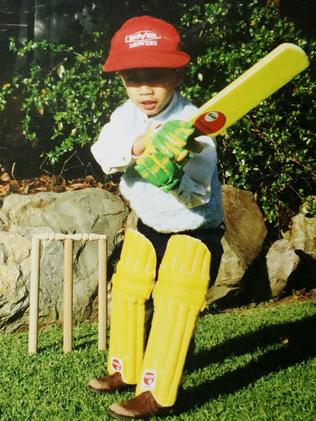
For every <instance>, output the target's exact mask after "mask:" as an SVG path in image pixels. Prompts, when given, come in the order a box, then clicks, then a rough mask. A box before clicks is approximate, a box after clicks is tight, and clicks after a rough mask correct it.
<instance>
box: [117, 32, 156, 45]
mask: <svg viewBox="0 0 316 421" xmlns="http://www.w3.org/2000/svg"><path fill="white" fill-rule="evenodd" d="M160 38H161V36H160V35H158V34H156V33H155V32H153V31H147V30H145V31H137V32H134V33H133V34H130V35H126V37H125V42H126V44H129V48H135V47H143V46H145V47H147V46H153V45H158V40H159V39H160Z"/></svg>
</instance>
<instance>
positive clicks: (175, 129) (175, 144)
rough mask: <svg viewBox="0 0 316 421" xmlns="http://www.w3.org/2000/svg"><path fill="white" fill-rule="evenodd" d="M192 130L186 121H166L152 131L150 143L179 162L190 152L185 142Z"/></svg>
mask: <svg viewBox="0 0 316 421" xmlns="http://www.w3.org/2000/svg"><path fill="white" fill-rule="evenodd" d="M194 130H195V129H194V127H193V126H192V124H191V123H188V122H186V121H182V120H173V121H167V122H166V123H165V124H164V125H163V126H161V127H160V128H159V129H158V131H156V132H154V133H153V135H152V139H151V144H152V145H154V146H155V148H156V149H158V150H159V151H160V152H161V153H162V154H164V155H166V156H167V157H168V158H170V159H172V160H174V161H176V162H181V161H183V160H184V159H186V158H187V156H188V155H189V153H190V151H189V148H188V146H187V142H188V139H189V137H190V136H191V135H192V133H193V132H194ZM145 153H146V152H145Z"/></svg>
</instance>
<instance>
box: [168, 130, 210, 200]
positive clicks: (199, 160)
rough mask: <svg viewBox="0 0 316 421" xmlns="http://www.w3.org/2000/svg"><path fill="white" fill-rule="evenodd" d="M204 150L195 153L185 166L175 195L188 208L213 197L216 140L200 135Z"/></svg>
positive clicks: (199, 139)
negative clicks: (212, 184) (212, 185)
mask: <svg viewBox="0 0 316 421" xmlns="http://www.w3.org/2000/svg"><path fill="white" fill-rule="evenodd" d="M196 140H197V141H199V142H200V143H202V145H203V151H202V152H201V153H195V154H194V156H193V157H192V158H191V159H190V160H189V161H188V162H187V163H186V165H185V166H184V176H183V177H182V180H181V182H180V185H179V187H178V188H177V189H175V190H174V191H173V195H174V196H175V197H176V198H177V199H178V200H179V201H180V202H182V203H183V204H184V205H185V206H186V207H188V208H194V207H196V206H201V205H203V204H205V203H208V201H209V200H210V197H211V180H212V176H213V173H214V171H215V169H216V165H217V151H216V144H215V141H214V140H213V139H212V138H210V137H208V136H199V137H198V138H196Z"/></svg>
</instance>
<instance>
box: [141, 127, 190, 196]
mask: <svg viewBox="0 0 316 421" xmlns="http://www.w3.org/2000/svg"><path fill="white" fill-rule="evenodd" d="M193 132H194V127H193V126H192V124H190V123H187V122H186V121H181V120H173V121H167V122H166V123H165V124H164V125H163V126H161V127H160V128H159V129H158V130H157V131H156V132H154V133H151V134H150V136H148V137H147V142H148V145H147V146H146V149H145V152H144V154H143V155H142V156H141V157H140V158H138V159H137V160H136V166H135V170H136V171H137V172H138V173H139V174H140V175H141V176H142V177H143V178H144V179H145V180H147V181H148V182H150V183H151V184H153V185H155V186H157V187H161V188H162V189H163V190H164V191H170V190H172V189H173V188H176V187H177V186H178V184H179V183H180V181H181V178H182V176H183V174H184V172H183V167H184V165H185V163H186V162H187V160H188V159H189V158H190V157H191V155H192V154H191V152H190V146H192V144H191V143H190V142H188V140H189V138H190V136H191V135H192V133H193ZM189 143H190V144H189Z"/></svg>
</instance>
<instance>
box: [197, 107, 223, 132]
mask: <svg viewBox="0 0 316 421" xmlns="http://www.w3.org/2000/svg"><path fill="white" fill-rule="evenodd" d="M225 123H226V117H225V114H223V113H221V112H220V111H210V112H209V113H204V114H202V115H200V117H198V118H197V119H196V121H195V122H194V126H195V127H196V128H197V129H198V130H199V131H200V132H201V133H204V134H212V133H215V132H218V130H220V129H221V128H222V127H224V126H225Z"/></svg>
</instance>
